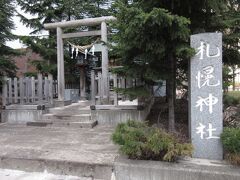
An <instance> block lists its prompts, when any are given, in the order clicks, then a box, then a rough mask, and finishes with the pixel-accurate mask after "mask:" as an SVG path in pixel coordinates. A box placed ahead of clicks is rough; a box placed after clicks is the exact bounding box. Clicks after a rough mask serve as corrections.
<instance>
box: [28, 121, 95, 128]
mask: <svg viewBox="0 0 240 180" xmlns="http://www.w3.org/2000/svg"><path fill="white" fill-rule="evenodd" d="M96 125H97V121H87V122H77V121H66V120H65V121H38V122H27V126H38V127H46V126H52V127H77V128H93V127H95V126H96Z"/></svg>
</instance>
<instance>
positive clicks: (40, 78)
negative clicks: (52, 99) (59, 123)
mask: <svg viewBox="0 0 240 180" xmlns="http://www.w3.org/2000/svg"><path fill="white" fill-rule="evenodd" d="M42 93H43V80H42V74H40V73H38V101H39V102H38V103H39V104H41V103H42V99H43V97H42V95H43V94H42Z"/></svg>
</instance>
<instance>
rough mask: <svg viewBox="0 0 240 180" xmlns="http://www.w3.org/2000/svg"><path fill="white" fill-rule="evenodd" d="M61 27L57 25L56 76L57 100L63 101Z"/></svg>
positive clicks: (63, 80) (63, 79)
mask: <svg viewBox="0 0 240 180" xmlns="http://www.w3.org/2000/svg"><path fill="white" fill-rule="evenodd" d="M63 51H64V50H63V39H62V28H60V27H57V71H58V73H57V76H58V81H57V82H58V101H64V96H65V77H64V52H63Z"/></svg>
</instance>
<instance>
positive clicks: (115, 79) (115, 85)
mask: <svg viewBox="0 0 240 180" xmlns="http://www.w3.org/2000/svg"><path fill="white" fill-rule="evenodd" d="M113 87H114V106H117V105H118V93H117V91H116V88H118V83H117V74H113Z"/></svg>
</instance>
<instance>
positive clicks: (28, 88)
mask: <svg viewBox="0 0 240 180" xmlns="http://www.w3.org/2000/svg"><path fill="white" fill-rule="evenodd" d="M25 96H26V103H29V99H30V81H29V77H25Z"/></svg>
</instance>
